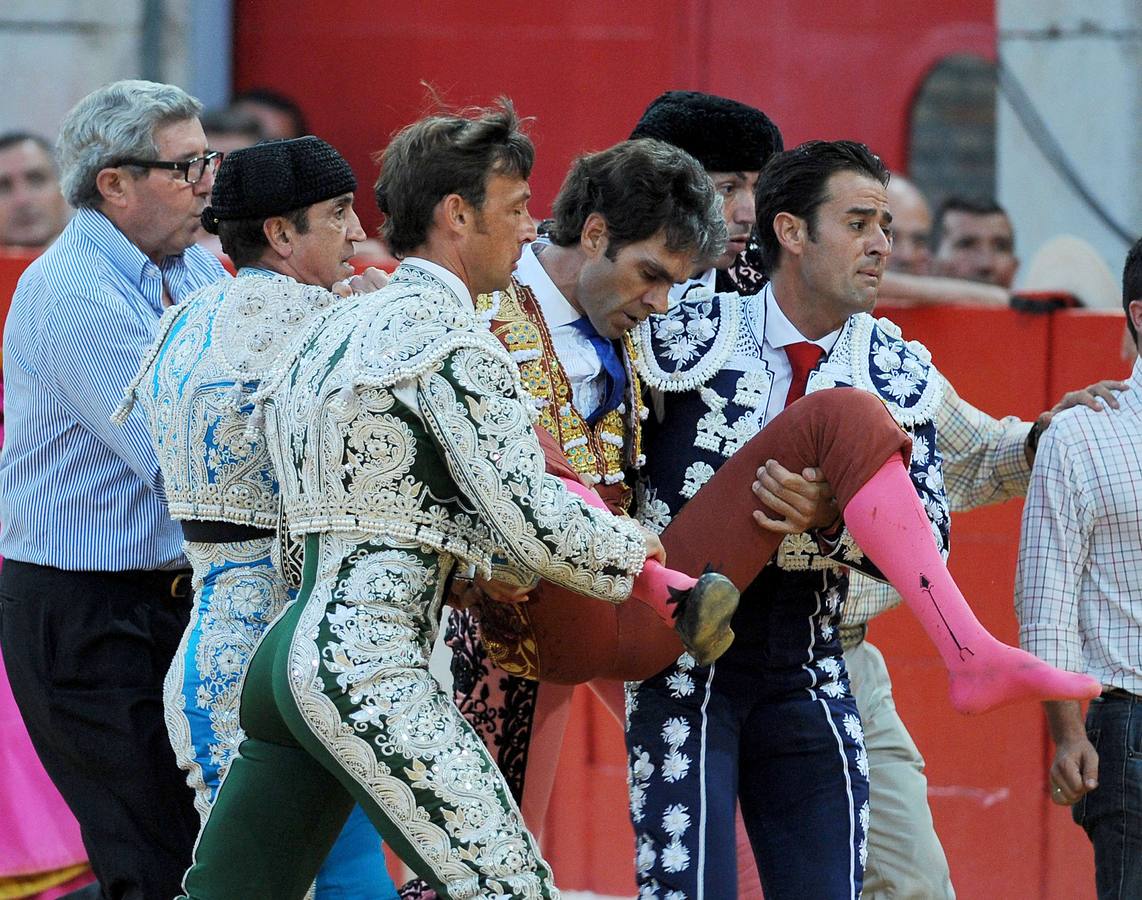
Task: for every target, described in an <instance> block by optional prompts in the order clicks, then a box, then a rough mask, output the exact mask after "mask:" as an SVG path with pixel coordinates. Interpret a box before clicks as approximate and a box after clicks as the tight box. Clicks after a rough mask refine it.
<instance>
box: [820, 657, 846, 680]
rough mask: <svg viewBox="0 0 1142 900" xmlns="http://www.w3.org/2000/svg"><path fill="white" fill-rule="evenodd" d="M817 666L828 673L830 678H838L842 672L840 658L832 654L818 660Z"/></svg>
mask: <svg viewBox="0 0 1142 900" xmlns="http://www.w3.org/2000/svg"><path fill="white" fill-rule="evenodd" d="M817 668H819V669H820V670H821V671H822V672H824V673H825V675H827V676H828V677H829V678H830V679H835V678H838V677H839V676H840V674H841V663H840V660H838V659H835V658H834V657H832V656H827V657H825V658H824V659H822V660H820V661H818V663H817Z"/></svg>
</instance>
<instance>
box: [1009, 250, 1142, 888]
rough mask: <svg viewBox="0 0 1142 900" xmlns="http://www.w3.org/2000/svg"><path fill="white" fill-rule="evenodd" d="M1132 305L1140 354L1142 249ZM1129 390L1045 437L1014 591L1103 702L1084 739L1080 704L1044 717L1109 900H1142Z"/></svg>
mask: <svg viewBox="0 0 1142 900" xmlns="http://www.w3.org/2000/svg"><path fill="white" fill-rule="evenodd" d="M1122 303H1123V306H1124V308H1125V310H1126V318H1127V325H1128V328H1129V330H1130V335H1131V337H1132V338H1133V339H1134V342H1135V346H1138V331H1139V329H1140V328H1142V241H1139V242H1138V243H1135V245H1134V246H1133V248H1131V250H1130V253H1129V255H1128V256H1127V258H1126V266H1125V270H1124V272H1123V277H1122ZM1128 383H1129V384H1130V386H1131V387H1132V388H1133V389H1132V390H1128V391H1126V392H1125V393H1123V394H1122V395H1121V396H1120V397H1119V398H1118V403H1119V408H1118V409H1117V410H1114V409H1107V410H1106V411H1104V412H1102V413H1095V412H1092V411H1091V410H1089V409H1085V408H1083V407H1081V406H1080V407H1078V408H1076V409H1073V410H1070V411H1067V412H1064V413H1061V414H1060V415H1058V416H1056V417H1055V419H1054V422H1053V424H1052V425H1051V428H1050V429H1049V430H1048V431H1047V432H1046V433H1045V434H1044V435H1043V439H1042V441H1041V442H1040V445H1039V449H1038V454H1037V456H1036V462H1035V467H1034V469H1033V470H1032V472H1031V485H1030V487H1029V489H1028V491H1027V503H1026V505H1025V506H1024V508H1023V531H1022V536H1021V539H1020V544H1019V568H1018V572H1017V576H1016V582H1015V605H1016V611H1017V613H1018V615H1019V621H1020V640H1021V642H1022V644H1023V646H1024V647H1025V648H1027V649H1028V650H1030V651H1031V652H1032V653H1034V654H1035V655H1036V656H1039V657H1041V658H1042V659H1044V660H1046V661H1048V662H1050V663H1052V664H1054V665H1056V666H1059V667H1060V668H1063V669H1069V670H1071V671H1075V672H1086V673H1088V674H1090V675H1093V676H1094V677H1095V678H1097V679H1098V680H1099V681H1101V682H1102V685H1103V688H1104V690H1103V694H1102V696H1101V697H1098V698H1096V699H1094V700H1092V701H1091V704H1090V708H1089V710H1088V712H1087V716H1086V723H1085V727H1084V723H1083V718H1082V710H1081V708H1080V706H1079V704H1078V703H1077V702H1051V703H1046V704H1044V706H1045V708H1046V713H1047V721H1048V724H1049V726H1050V731H1051V736H1052V738H1053V739H1054V741H1055V746H1056V752H1055V758H1054V761H1053V763H1052V765H1051V774H1050V789H1051V799H1052V800H1054V801H1055V803H1058V804H1060V805H1073V806H1074V810H1073V814H1074V819H1075V821H1076V822H1077V823H1078V824H1079V825H1081V826H1082V827H1083V828H1084V829H1085V830H1086V832H1087V835H1088V836H1089V837H1090V839H1091V842H1092V843H1093V844H1094V859H1095V882H1096V885H1097V889H1098V896H1099V898H1100V900H1108V898H1126V897H1139V896H1142V838H1140V836H1142V804H1140V803H1139V797H1140V795H1142V776H1140V772H1139V769H1138V758H1139V755H1140V754H1142V715H1139V713H1140V712H1142V593H1140V588H1139V576H1140V575H1142V487H1140V485H1139V478H1138V476H1139V472H1142V361H1139V360H1135V362H1134V371H1133V372H1132V374H1131V376H1130V379H1129V382H1128Z"/></svg>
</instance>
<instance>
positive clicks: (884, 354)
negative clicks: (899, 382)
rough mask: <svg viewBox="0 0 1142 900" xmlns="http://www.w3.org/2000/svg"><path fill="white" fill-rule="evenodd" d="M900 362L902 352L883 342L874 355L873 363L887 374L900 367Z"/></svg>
mask: <svg viewBox="0 0 1142 900" xmlns="http://www.w3.org/2000/svg"><path fill="white" fill-rule="evenodd" d="M900 363H901V359H900V354H899V353H897V352H896V351H895V350H893V349H892V348H891V347H889V346H888V345H887V344H881V345H880V346H879V347H878V348H877V349H876V353H874V354H873V356H872V364H873V365H874V366H876V367H877V368H878V369H880V371H881V372H884V373H885V374H889V373H891V372H895V371H896V370H897V369H899V368H900Z"/></svg>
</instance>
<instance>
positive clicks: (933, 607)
mask: <svg viewBox="0 0 1142 900" xmlns="http://www.w3.org/2000/svg"><path fill="white" fill-rule="evenodd" d="M844 517H845V525H846V526H847V527H848V529H849V532H850V533H851V534H852V536H853V537H854V538H855V539H856V542H857V543H858V544H860V547H861V549H862V550H864V552H865V553H866V554H868V556H869V558H870V559H871V560H872V561H873V562H874V563H875V564H876V566H877V568H879V569H880V571H881V572H883V573H884V575H885V577H887V578H888V580H889V581H890V582H891V583H892V586H893V587H895V588H896V589H897V590H898V591H899V592H900V595H901V596H902V597H903V598H904V602H905V603H906V604H907V605H908V608H909V609H911V610H912V613H913V615H915V616H916V618H917V619H918V620H919V622H920V625H921V627H923V629H924V631H925V632H926V633H927V635H928V637H929V638H930V639H931V641H932V643H933V644H935V645H936V649H937V650H938V651H939V653H940V657H941V659H943V661H944V666H945V667H946V668H947V670H948V676H949V678H950V680H951V689H950V693H951V700H952V705H953V706H954V707H955V708H956V709H957V710H958V711H959V712H962V713H980V712H986V711H987V710H991V709H995V708H997V707H999V706H1004V705H1006V704H1008V703H1015V702H1017V701H1020V700H1085V699H1088V698H1090V697H1095V696H1097V695H1098V693H1099V690H1100V688H1099V685H1098V682H1096V681H1095V680H1094V679H1093V678H1089V677H1087V676H1085V675H1075V674H1073V673H1070V672H1063V671H1060V670H1059V669H1055V668H1053V667H1052V666H1049V665H1047V664H1046V663H1045V662H1043V661H1041V660H1039V659H1037V658H1036V657H1034V656H1032V655H1031V654H1029V653H1025V652H1023V651H1022V650H1018V649H1016V648H1015V647H1009V646H1007V645H1006V644H1004V643H1002V642H1001V641H999V640H996V638H994V637H993V636H992V635H991V634H990V633H989V632H988V630H987V629H986V628H984V627H983V625H981V624H980V622H979V620H978V619H977V618H976V617H975V614H974V613H973V612H972V611H971V608H970V607H969V606H968V604H967V601H966V600H964V597H963V594H961V593H960V590H959V588H957V587H956V584H955V582H954V581H953V580H952V576H951V574H950V573H949V572H948V570H947V567H946V566H945V565H944V561H943V559H942V558H941V556H940V553H939V551H938V550H937V549H936V545H935V543H934V541H933V540H932V530H931V525H930V524H929V522H928V517H927V515H925V513H924V507H923V505H921V503H920V500H919V498H918V497H917V496H916V490H915V488H914V487H913V485H912V481H911V479H909V477H908V473H907V471H906V470H905V468H904V464H903V462H902V461H901V459H900V457H899V456H893V458H892V459H890V460H889V461H888V462H886V463H885V464H884V465H883V466H882V467H881V468H880V469H879V470H878V471H877V472H876V474H875V475H873V476H872V478H870V479H869V480H868V481H866V482H865V484H864V486H863V487H861V489H860V490H859V491H857V493H856V494H855V495H854V496H853V498H852V500H850V501H849V503H848V505H847V506H846V507H845V510H844Z"/></svg>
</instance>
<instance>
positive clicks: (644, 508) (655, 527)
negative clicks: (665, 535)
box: [635, 481, 671, 534]
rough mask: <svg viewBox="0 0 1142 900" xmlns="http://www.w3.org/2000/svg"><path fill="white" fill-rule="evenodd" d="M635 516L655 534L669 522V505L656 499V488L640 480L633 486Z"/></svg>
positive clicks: (662, 530)
mask: <svg viewBox="0 0 1142 900" xmlns="http://www.w3.org/2000/svg"><path fill="white" fill-rule="evenodd" d="M635 516H636V517H637V518H638V521H639V522H641V523H642V524H643V525H645V526H646V527H647V528H649V529H650V530H651V531H653V532H654V533H655V534H662V532H664V531H665V530H666V526H667V525H669V524H670V518H671V516H670V507H669V506H667V505H666V503H665V501H663V500H659V499H658V491H657V489H655V488H652V487H648V486H647V485H646V483H645V482H642V481H640V482H639V483H638V485H637V486H636V488H635Z"/></svg>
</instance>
